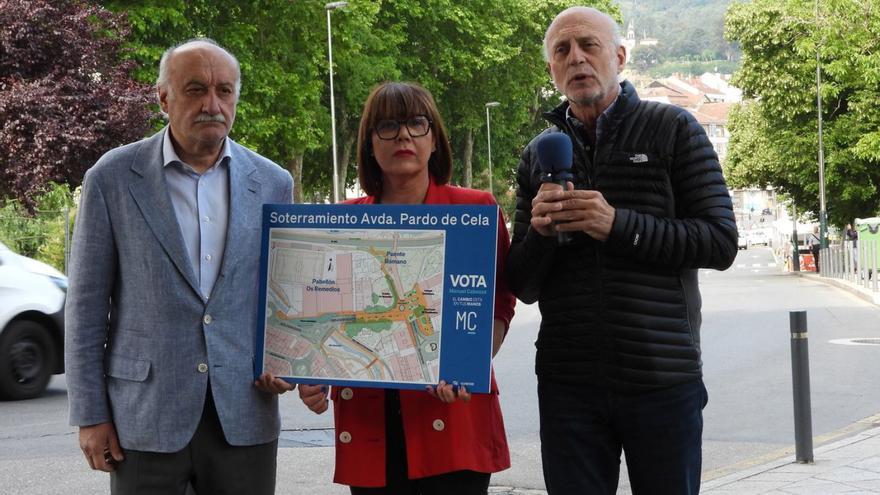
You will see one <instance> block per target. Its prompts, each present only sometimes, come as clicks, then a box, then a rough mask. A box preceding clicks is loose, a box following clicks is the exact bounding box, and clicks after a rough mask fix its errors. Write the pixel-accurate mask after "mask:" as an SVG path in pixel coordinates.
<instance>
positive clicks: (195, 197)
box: [162, 127, 232, 301]
mask: <svg viewBox="0 0 880 495" xmlns="http://www.w3.org/2000/svg"><path fill="white" fill-rule="evenodd" d="M170 129H171V128H170V127H166V128H165V136H164V138H163V143H162V160H163V163H164V165H163V166H164V170H165V183H166V184H168V194H169V195H170V196H171V204H172V205H174V214H175V215H176V216H177V225H178V226H179V227H180V233H181V235H182V236H183V242H184V244H185V245H186V252H187V254H188V255H189V261H190V266H191V267H192V269H193V274H194V275H195V276H196V280H198V282H199V289H200V290H201V291H202V297H203V298H204V299H205V301H207V300H208V298H209V297H210V296H211V290H212V289H213V288H214V282H216V281H217V275H218V274H219V273H220V262H221V261H222V260H223V250H224V249H225V248H226V226H227V224H228V222H229V166H230V165H229V161H230V160H231V159H232V157H231V156H230V154H229V138H226V140H225V141H224V142H223V149H222V150H221V152H220V157H219V158H218V159H217V162H216V163H214V165H212V166H211V168H209V169H208V170H206V171H205V172H204V173H202V174H199V173H198V172H196V171H195V170H194V169H193V168H192V167H191V166H189V165H187V164H186V163H184V162H183V161H181V160H180V157H178V156H177V152H175V151H174V146H173V145H172V144H171V134H170V133H169V131H170Z"/></svg>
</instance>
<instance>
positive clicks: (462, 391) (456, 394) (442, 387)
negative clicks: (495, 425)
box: [300, 380, 471, 404]
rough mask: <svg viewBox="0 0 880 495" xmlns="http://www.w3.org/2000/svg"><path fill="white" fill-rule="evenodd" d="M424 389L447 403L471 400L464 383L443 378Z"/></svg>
mask: <svg viewBox="0 0 880 495" xmlns="http://www.w3.org/2000/svg"><path fill="white" fill-rule="evenodd" d="M425 391H427V392H428V393H429V394H431V396H432V397H434V398H436V399H437V400H439V401H441V402H445V403H447V404H451V403H453V402H455V401H456V400H459V399H461V400H463V401H464V402H470V400H471V394H470V392H468V391H467V389H466V388H465V387H464V385H461V386H459V387H458V388H457V389H456V388H455V387H454V386H453V385H451V384H449V383H446V381H445V380H440V383H438V384H437V387H436V388H434V387H432V386H430V385H428V386H427V387H425ZM300 393H302V392H300Z"/></svg>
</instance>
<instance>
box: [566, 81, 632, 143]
mask: <svg viewBox="0 0 880 495" xmlns="http://www.w3.org/2000/svg"><path fill="white" fill-rule="evenodd" d="M621 93H622V91H618V92H617V97H616V98H614V101H612V102H611V104H610V105H608V108H606V109H605V110H604V111H603V112H602V114H601V115H599V118H598V119H596V134H595V138H596V142H595V143H594V144H598V143H599V142H600V141H602V134H603V132H604V131H605V127H607V126H608V119H610V118H611V112H613V111H614V107H615V106H616V105H617V100H619V99H620V94H621ZM565 120H566V121H567V122H568V125H569V126H571V128H572V129H574V130H576V131H577V132H575V133H574V134H575V137H576V138H577V140H578V141H579V142H580V144H581V146H583V147H585V148H586V149H587V151H590V150H591V149H592V146H591V144H590V141H591V139H592V137H593V136H591V135H590V130H589V129H587V126H586V125H585V124H584V123H583V122H581V121H580V120H578V118H577V117H575V116H574V114H573V113H571V104H569V105H568V107H567V108H566V109H565ZM585 138H586V139H585Z"/></svg>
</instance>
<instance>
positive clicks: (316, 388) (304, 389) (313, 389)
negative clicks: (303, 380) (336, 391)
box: [299, 384, 330, 414]
mask: <svg viewBox="0 0 880 495" xmlns="http://www.w3.org/2000/svg"><path fill="white" fill-rule="evenodd" d="M299 398H300V399H301V400H302V401H303V404H305V405H306V407H308V408H309V409H310V410H311V411H312V412H314V413H315V414H321V413H323V412H324V411H326V410H327V408H328V407H329V405H330V404H329V402H328V401H327V385H304V384H300V386H299Z"/></svg>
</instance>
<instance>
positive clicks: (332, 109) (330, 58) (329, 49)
mask: <svg viewBox="0 0 880 495" xmlns="http://www.w3.org/2000/svg"><path fill="white" fill-rule="evenodd" d="M346 5H348V2H330V3H328V4H326V5H324V9H325V10H326V11H327V60H328V61H329V64H330V135H331V137H332V139H333V149H332V150H333V202H334V203H338V202H339V165H338V164H337V162H336V98H335V97H334V96H333V34H332V33H331V30H330V12H331V11H333V10H336V9H338V8H341V7H345V6H346Z"/></svg>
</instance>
